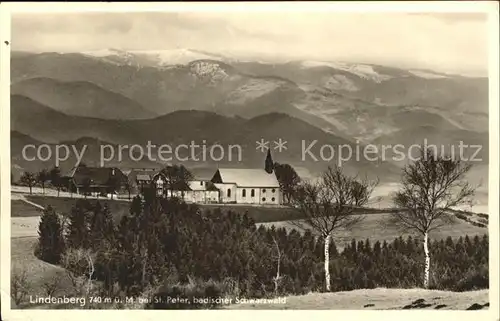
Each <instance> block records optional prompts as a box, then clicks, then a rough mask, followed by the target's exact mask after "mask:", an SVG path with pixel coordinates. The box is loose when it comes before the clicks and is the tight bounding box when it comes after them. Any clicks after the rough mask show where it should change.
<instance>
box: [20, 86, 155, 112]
mask: <svg viewBox="0 0 500 321" xmlns="http://www.w3.org/2000/svg"><path fill="white" fill-rule="evenodd" d="M10 90H11V94H19V95H23V96H26V97H29V98H31V99H33V100H35V101H37V102H39V103H41V104H43V105H46V106H50V107H51V108H53V109H55V110H57V111H60V112H62V113H65V114H68V115H75V116H83V117H95V118H103V119H144V118H152V117H154V116H156V114H155V113H153V112H151V111H149V110H147V109H145V108H144V107H142V106H141V105H140V104H139V103H137V102H135V101H133V100H132V99H129V98H127V97H125V96H122V95H120V94H117V93H114V92H110V91H108V90H106V89H104V88H101V87H99V86H97V85H95V84H93V83H91V82H87V81H71V82H63V81H59V80H55V79H52V78H31V79H26V80H23V81H20V82H18V83H15V84H13V85H12V86H11V89H10Z"/></svg>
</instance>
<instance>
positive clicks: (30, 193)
mask: <svg viewBox="0 0 500 321" xmlns="http://www.w3.org/2000/svg"><path fill="white" fill-rule="evenodd" d="M32 188H33V187H32V186H31V185H30V195H31V194H32V193H31V189H32Z"/></svg>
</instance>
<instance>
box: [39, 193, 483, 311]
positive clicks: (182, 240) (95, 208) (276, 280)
mask: <svg viewBox="0 0 500 321" xmlns="http://www.w3.org/2000/svg"><path fill="white" fill-rule="evenodd" d="M56 211H57V209H53V208H50V207H48V208H47V209H46V210H45V212H44V214H43V215H42V219H41V222H40V226H39V235H40V236H39V242H38V246H37V249H36V255H37V256H38V257H39V258H41V259H43V260H45V261H47V262H50V263H54V264H61V265H64V266H65V268H67V269H69V270H71V271H72V272H73V273H75V274H81V275H82V277H87V278H88V277H89V276H90V277H91V278H92V280H93V281H94V282H95V283H96V284H99V289H100V291H101V293H103V294H105V295H108V296H117V295H118V296H120V295H123V296H140V295H142V296H143V295H144V293H150V294H156V295H165V296H166V295H169V296H171V295H174V294H175V295H185V296H205V297H206V296H214V297H219V296H245V297H254V298H259V297H273V296H278V295H291V294H304V293H308V292H310V291H322V290H323V289H324V286H325V285H324V276H323V273H324V271H323V263H322V262H323V244H322V240H321V238H317V237H315V236H314V235H313V234H312V233H311V232H309V231H306V232H305V233H299V232H298V231H296V230H291V231H287V230H285V229H284V228H279V229H276V228H274V227H271V228H265V227H263V226H260V227H258V228H257V227H256V225H255V224H254V222H253V221H252V219H250V218H249V217H248V216H247V215H245V214H241V213H234V212H232V211H222V210H220V209H216V210H213V211H203V210H201V209H200V208H199V207H197V206H196V205H189V204H185V203H183V202H182V201H180V200H177V199H168V200H167V199H162V198H157V197H153V196H146V198H145V199H141V198H140V197H136V198H135V199H134V200H133V201H132V203H131V208H130V214H129V215H126V216H123V217H121V218H117V217H113V213H111V212H110V210H109V208H108V207H107V205H106V204H104V205H103V204H102V203H100V202H99V201H90V200H78V201H77V202H76V205H75V206H74V208H73V209H72V210H71V213H68V214H67V215H59V214H56ZM337 246H338V247H337ZM341 247H342V249H340V248H341ZM430 249H431V251H432V256H433V258H434V259H433V262H432V264H433V265H434V267H433V269H432V271H433V275H432V276H431V286H432V287H433V288H437V289H445V290H454V291H464V290H472V289H480V288H487V287H488V236H487V235H484V236H481V237H479V236H474V237H469V236H465V235H464V237H460V238H459V239H455V240H453V239H451V238H447V239H445V240H433V241H432V242H431V245H430ZM78 251H80V252H79V253H88V257H89V258H91V259H90V261H89V260H86V258H85V257H84V256H80V257H77V258H76V260H75V259H73V260H68V256H70V255H72V253H73V254H74V253H75V252H78ZM82 251H84V252H82ZM422 252H423V250H422V247H421V240H419V239H417V238H412V237H408V238H402V237H400V238H397V239H395V240H393V241H390V242H387V241H384V242H380V241H374V240H370V239H367V240H352V242H350V243H348V244H335V242H334V241H332V246H331V254H330V255H331V256H330V271H331V287H332V290H333V291H343V290H352V289H359V288H375V287H397V288H409V287H419V286H421V284H420V283H421V280H422V273H423V269H424V267H423V265H422V261H423V260H422V256H423V253H422ZM88 264H91V265H92V267H91V268H92V269H91V270H92V274H91V275H89V273H88V271H89V268H88V266H87V265H88ZM148 291H149V292H148ZM151 306H152V307H156V308H169V307H167V306H165V305H160V306H158V304H156V305H155V304H154V303H151ZM176 307H177V308H179V307H178V306H176ZM190 308H193V306H190Z"/></svg>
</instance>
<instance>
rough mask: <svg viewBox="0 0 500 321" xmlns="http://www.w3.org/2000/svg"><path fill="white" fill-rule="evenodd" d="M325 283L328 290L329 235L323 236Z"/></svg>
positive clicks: (328, 290)
mask: <svg viewBox="0 0 500 321" xmlns="http://www.w3.org/2000/svg"><path fill="white" fill-rule="evenodd" d="M325 285H326V291H327V292H330V288H331V287H330V235H327V236H325Z"/></svg>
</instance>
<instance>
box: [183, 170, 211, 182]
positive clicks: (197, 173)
mask: <svg viewBox="0 0 500 321" xmlns="http://www.w3.org/2000/svg"><path fill="white" fill-rule="evenodd" d="M189 171H190V172H191V174H193V177H194V178H193V180H200V181H209V180H211V179H212V177H213V176H214V172H215V168H210V167H193V168H190V169H189Z"/></svg>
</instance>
